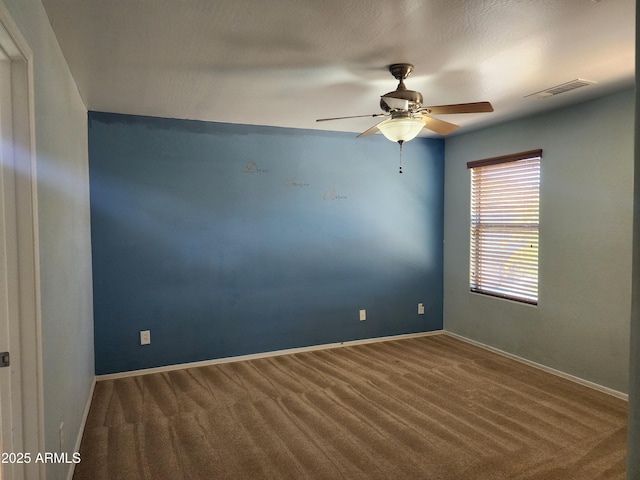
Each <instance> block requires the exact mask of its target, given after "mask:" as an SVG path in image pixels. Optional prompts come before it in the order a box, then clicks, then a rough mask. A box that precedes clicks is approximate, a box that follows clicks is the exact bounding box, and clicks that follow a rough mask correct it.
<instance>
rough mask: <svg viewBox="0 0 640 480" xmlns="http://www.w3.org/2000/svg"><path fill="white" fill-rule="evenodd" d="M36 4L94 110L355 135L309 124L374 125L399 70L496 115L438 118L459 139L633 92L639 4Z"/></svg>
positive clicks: (422, 85)
mask: <svg viewBox="0 0 640 480" xmlns="http://www.w3.org/2000/svg"><path fill="white" fill-rule="evenodd" d="M42 3H43V4H44V6H45V8H46V10H47V13H48V15H49V18H50V20H51V24H52V26H53V29H54V31H55V34H56V36H57V38H58V40H59V43H60V45H61V47H62V50H63V53H64V55H65V57H66V59H67V62H68V63H69V66H70V68H71V72H72V74H73V77H74V78H75V81H76V83H77V85H78V89H79V91H80V94H81V96H82V98H83V100H84V102H85V104H86V106H87V108H88V109H89V110H97V111H106V112H116V113H128V114H137V115H151V116H162V117H173V118H188V119H196V120H210V121H217V122H231V123H244V124H257V125H274V126H282V127H295V128H320V129H329V130H338V131H349V132H361V131H363V130H366V129H367V128H369V127H370V126H371V125H373V124H375V123H376V121H377V120H378V119H372V118H361V119H351V120H340V121H334V122H322V123H316V122H315V119H317V118H323V117H334V116H346V115H365V114H374V113H379V112H380V108H379V105H378V104H379V96H380V95H382V94H384V93H386V92H389V91H392V90H394V89H395V88H396V84H397V82H396V80H395V79H394V78H393V77H392V76H391V75H390V74H389V72H388V70H387V66H388V65H389V64H392V63H400V62H408V63H413V64H414V65H415V69H414V72H413V74H412V75H411V76H410V77H409V78H408V79H407V80H406V84H407V87H408V88H409V89H412V90H418V91H420V92H422V94H423V96H424V104H425V105H442V104H448V103H466V102H476V101H490V102H491V103H492V104H493V106H494V108H495V111H494V112H493V113H475V114H465V115H447V116H442V117H441V118H442V119H443V120H447V121H450V122H453V123H457V124H459V125H461V126H462V128H460V130H458V131H457V132H463V131H468V130H471V129H474V128H478V127H481V126H486V125H489V124H492V123H497V122H501V121H504V120H506V119H511V118H515V117H518V116H524V115H528V114H531V113H534V112H540V111H543V110H547V109H554V108H558V107H559V106H563V105H567V104H570V103H575V102H577V101H582V100H585V99H588V98H593V97H596V96H599V95H602V94H606V93H609V92H612V91H615V90H619V89H622V88H625V87H629V88H631V87H632V86H633V78H634V56H635V1H634V0H601V1H594V0H269V1H256V0H42ZM577 78H581V79H586V80H592V81H595V82H597V83H596V84H595V85H591V86H587V87H582V88H580V89H577V90H574V91H571V92H567V93H564V94H561V95H557V96H554V97H550V98H547V99H536V98H524V97H525V96H526V95H528V94H531V93H534V92H537V91H540V90H544V89H546V88H548V87H552V86H555V85H558V84H560V83H564V82H567V81H571V80H574V79H577ZM425 134H427V136H438V135H436V134H431V135H429V134H428V132H426V131H425Z"/></svg>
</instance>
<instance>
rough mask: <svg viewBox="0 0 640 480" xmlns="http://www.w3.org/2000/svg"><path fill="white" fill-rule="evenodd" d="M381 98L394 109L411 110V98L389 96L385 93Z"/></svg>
mask: <svg viewBox="0 0 640 480" xmlns="http://www.w3.org/2000/svg"><path fill="white" fill-rule="evenodd" d="M380 98H381V99H382V101H383V102H384V103H386V104H387V105H388V106H389V108H390V109H392V110H409V100H404V99H402V98H395V97H389V96H387V95H383V96H382V97H380Z"/></svg>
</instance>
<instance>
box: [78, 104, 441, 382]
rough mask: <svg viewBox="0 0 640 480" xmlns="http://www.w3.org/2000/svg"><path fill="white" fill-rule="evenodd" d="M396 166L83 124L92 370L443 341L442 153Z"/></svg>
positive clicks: (304, 139) (425, 148) (172, 125)
mask: <svg viewBox="0 0 640 480" xmlns="http://www.w3.org/2000/svg"><path fill="white" fill-rule="evenodd" d="M403 163H404V171H405V173H404V174H402V175H400V174H398V146H397V145H396V144H393V143H392V142H389V141H388V140H386V139H384V138H383V137H382V136H380V135H376V136H373V137H368V138H363V139H357V140H356V139H355V136H354V135H353V134H345V133H338V132H320V131H315V130H301V129H284V128H274V127H258V126H247V125H232V124H224V123H209V122H199V121H187V120H174V119H163V118H151V117H139V116H128V115H119V114H107V113H100V112H89V171H90V187H91V235H92V255H93V282H94V284H93V288H94V317H95V355H96V374H107V373H114V372H122V371H128V370H136V369H142V368H150V367H157V366H164V365H171V364H179V363H185V362H194V361H201V360H209V359H215V358H222V357H229V356H236V355H245V354H251V353H258V352H266V351H273V350H280V349H286V348H294V347H302V346H311V345H318V344H326V343H333V342H341V341H349V340H356V339H363V338H373V337H381V336H387V335H396V334H404V333H413V332H423V331H432V330H439V329H441V328H442V292H443V289H442V264H443V251H442V247H443V245H442V242H443V188H444V179H443V175H444V141H443V140H440V139H426V138H418V139H415V140H413V141H412V142H410V143H407V144H406V145H405V147H404V159H403ZM419 302H421V303H424V304H425V309H426V314H425V315H417V304H418V303H419ZM359 309H366V310H367V320H366V321H360V320H359V316H358V311H359ZM140 330H150V331H151V344H150V345H146V346H141V345H140V340H139V331H140Z"/></svg>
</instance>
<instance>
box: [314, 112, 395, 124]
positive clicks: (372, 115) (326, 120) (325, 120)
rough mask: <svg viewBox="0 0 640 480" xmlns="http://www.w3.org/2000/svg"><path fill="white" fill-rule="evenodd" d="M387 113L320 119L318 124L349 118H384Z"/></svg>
mask: <svg viewBox="0 0 640 480" xmlns="http://www.w3.org/2000/svg"><path fill="white" fill-rule="evenodd" d="M384 116H386V113H373V114H370V115H352V116H350V117H333V118H319V119H317V120H316V122H328V121H330V120H345V119H347V118H364V117H384Z"/></svg>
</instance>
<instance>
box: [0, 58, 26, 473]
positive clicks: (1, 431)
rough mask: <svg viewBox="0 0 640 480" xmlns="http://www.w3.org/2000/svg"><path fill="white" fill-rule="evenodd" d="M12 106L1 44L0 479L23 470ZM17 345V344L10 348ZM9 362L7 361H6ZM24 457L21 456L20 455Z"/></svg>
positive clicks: (6, 61) (8, 68)
mask: <svg viewBox="0 0 640 480" xmlns="http://www.w3.org/2000/svg"><path fill="white" fill-rule="evenodd" d="M12 115H13V114H12V106H11V61H10V58H9V56H8V55H7V53H6V52H5V51H4V50H3V49H2V48H0V132H1V134H2V135H1V138H2V146H1V148H0V354H1V356H0V454H1V455H2V463H1V464H0V465H1V467H2V468H0V479H1V478H6V479H7V480H9V479H14V478H21V476H23V475H21V473H22V471H23V469H22V467H20V464H19V463H18V460H19V459H18V458H17V457H15V455H16V454H18V453H20V454H23V453H25V452H17V451H16V449H15V442H14V440H16V441H17V442H18V443H19V442H20V440H21V439H20V436H21V430H22V427H21V422H20V418H21V414H20V403H19V401H20V398H19V396H18V395H17V393H18V392H17V391H16V388H15V387H19V385H20V377H19V375H20V370H19V368H17V367H18V365H17V364H16V363H15V362H14V364H13V365H11V357H10V355H13V356H14V358H19V357H18V356H17V355H18V354H19V352H18V351H17V347H18V345H17V344H14V343H17V342H14V338H12V337H15V333H14V332H13V331H12V328H10V327H11V325H15V324H17V323H18V321H17V318H16V315H17V308H18V298H17V293H18V292H17V286H18V277H17V258H18V255H17V234H16V204H15V181H14V179H15V175H14V174H15V166H14V155H13V128H12V125H13V120H12ZM13 347H16V348H13ZM7 363H8V364H9V365H6V364H7ZM23 460H24V459H23Z"/></svg>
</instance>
